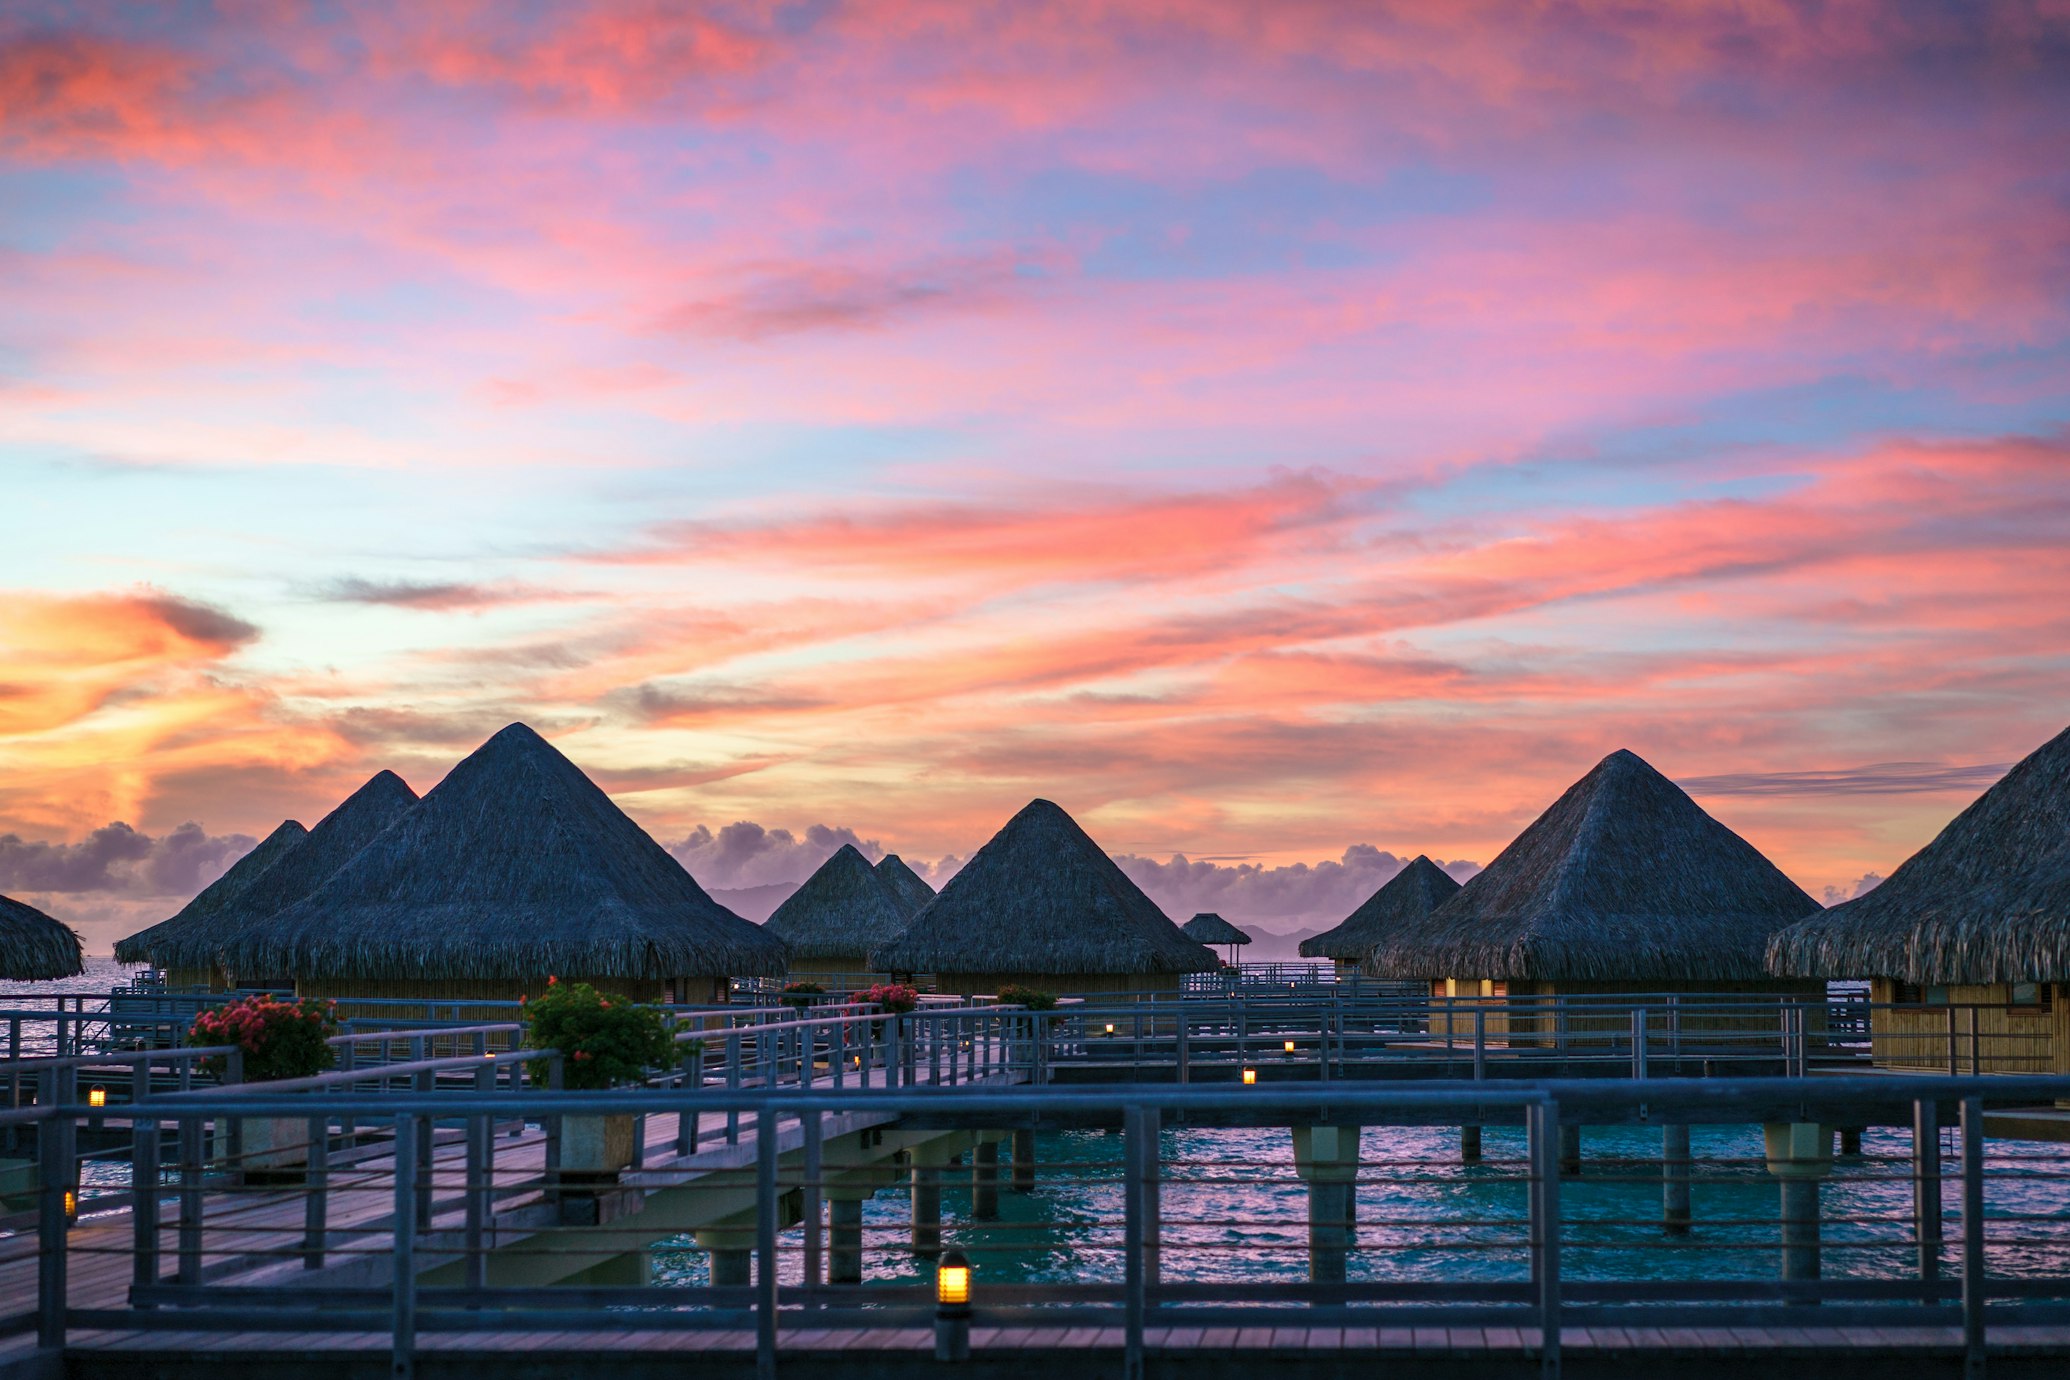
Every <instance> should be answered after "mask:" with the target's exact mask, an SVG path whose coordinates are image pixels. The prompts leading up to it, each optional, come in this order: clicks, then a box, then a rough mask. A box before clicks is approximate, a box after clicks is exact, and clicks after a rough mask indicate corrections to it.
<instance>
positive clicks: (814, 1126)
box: [798, 1111, 826, 1289]
mask: <svg viewBox="0 0 2070 1380" xmlns="http://www.w3.org/2000/svg"><path fill="white" fill-rule="evenodd" d="M824 1116H825V1114H824V1113H822V1112H817V1111H810V1112H802V1113H800V1114H799V1118H798V1120H799V1130H800V1131H801V1132H802V1134H803V1137H804V1147H803V1154H802V1155H801V1157H800V1158H801V1160H802V1163H801V1165H800V1168H801V1170H802V1172H803V1173H804V1175H805V1182H804V1184H803V1186H802V1187H803V1192H802V1193H801V1194H800V1197H801V1198H802V1200H803V1214H802V1215H803V1217H804V1226H805V1287H806V1288H807V1289H817V1288H819V1287H820V1285H822V1284H824V1283H826V1273H825V1270H824V1269H823V1268H822V1263H821V1262H822V1259H823V1254H822V1247H821V1244H820V1243H821V1241H822V1239H823V1234H824V1233H823V1222H822V1219H823V1218H824V1216H825V1212H824V1210H823V1209H822V1207H821V1199H822V1197H823V1196H824V1195H823V1192H822V1187H823V1186H822V1185H821V1183H820V1179H821V1177H822V1174H823V1173H824V1170H823V1168H822V1166H821V1163H820V1151H821V1146H820V1139H821V1132H822V1130H823V1127H822V1124H821V1123H822V1120H823V1119H824Z"/></svg>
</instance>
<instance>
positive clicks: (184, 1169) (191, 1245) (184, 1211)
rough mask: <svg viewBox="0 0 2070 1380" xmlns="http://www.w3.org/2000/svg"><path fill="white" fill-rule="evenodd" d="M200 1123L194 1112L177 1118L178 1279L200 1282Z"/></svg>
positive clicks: (201, 1154) (185, 1282)
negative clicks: (178, 1172) (178, 1191)
mask: <svg viewBox="0 0 2070 1380" xmlns="http://www.w3.org/2000/svg"><path fill="white" fill-rule="evenodd" d="M201 1133H202V1125H201V1117H200V1115H199V1114H198V1113H190V1114H189V1115H187V1116H183V1117H181V1118H180V1244H179V1252H180V1261H179V1276H178V1278H179V1281H180V1283H182V1284H199V1283H201V1173H202V1158H203V1153H204V1152H203V1149H202V1135H201Z"/></svg>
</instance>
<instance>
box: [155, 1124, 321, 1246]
mask: <svg viewBox="0 0 2070 1380" xmlns="http://www.w3.org/2000/svg"><path fill="white" fill-rule="evenodd" d="M308 1124H309V1150H308V1155H309V1167H308V1169H307V1170H306V1171H305V1172H304V1174H303V1176H302V1188H303V1198H302V1265H303V1268H305V1269H310V1270H321V1269H322V1268H323V1261H324V1248H325V1246H326V1245H327V1244H328V1242H327V1238H328V1235H329V1228H330V1206H331V1193H330V1183H331V1125H330V1119H329V1118H328V1117H321V1116H313V1117H310V1118H309V1123H308ZM153 1165H154V1167H155V1165H156V1159H155V1157H154V1159H153Z"/></svg>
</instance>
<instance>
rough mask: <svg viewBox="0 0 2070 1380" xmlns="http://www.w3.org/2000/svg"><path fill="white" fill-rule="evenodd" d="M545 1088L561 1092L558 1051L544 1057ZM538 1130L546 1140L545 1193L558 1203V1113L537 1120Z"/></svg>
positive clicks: (559, 1119)
mask: <svg viewBox="0 0 2070 1380" xmlns="http://www.w3.org/2000/svg"><path fill="white" fill-rule="evenodd" d="M546 1087H547V1090H548V1091H549V1092H559V1091H560V1090H561V1055H560V1051H559V1050H554V1051H553V1052H551V1053H550V1054H548V1055H547V1056H546ZM539 1129H540V1131H541V1132H542V1133H543V1134H544V1136H545V1138H546V1145H545V1146H544V1148H543V1150H542V1154H543V1155H544V1157H545V1158H544V1172H545V1175H546V1191H547V1194H548V1196H549V1197H550V1198H552V1199H553V1200H554V1201H556V1202H558V1201H559V1199H560V1192H561V1117H560V1113H558V1112H554V1113H550V1114H549V1115H546V1116H543V1117H541V1118H539Z"/></svg>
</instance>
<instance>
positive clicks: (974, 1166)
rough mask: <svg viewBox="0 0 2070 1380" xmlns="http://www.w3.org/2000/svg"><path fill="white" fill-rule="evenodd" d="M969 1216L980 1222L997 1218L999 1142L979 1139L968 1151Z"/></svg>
mask: <svg viewBox="0 0 2070 1380" xmlns="http://www.w3.org/2000/svg"><path fill="white" fill-rule="evenodd" d="M970 1215H971V1216H972V1217H975V1218H977V1219H978V1220H979V1221H981V1222H989V1221H992V1220H993V1219H995V1218H997V1217H998V1216H999V1142H998V1141H996V1140H988V1139H985V1138H983V1137H980V1138H979V1140H978V1143H977V1144H976V1145H974V1146H972V1147H971V1150H970Z"/></svg>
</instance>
